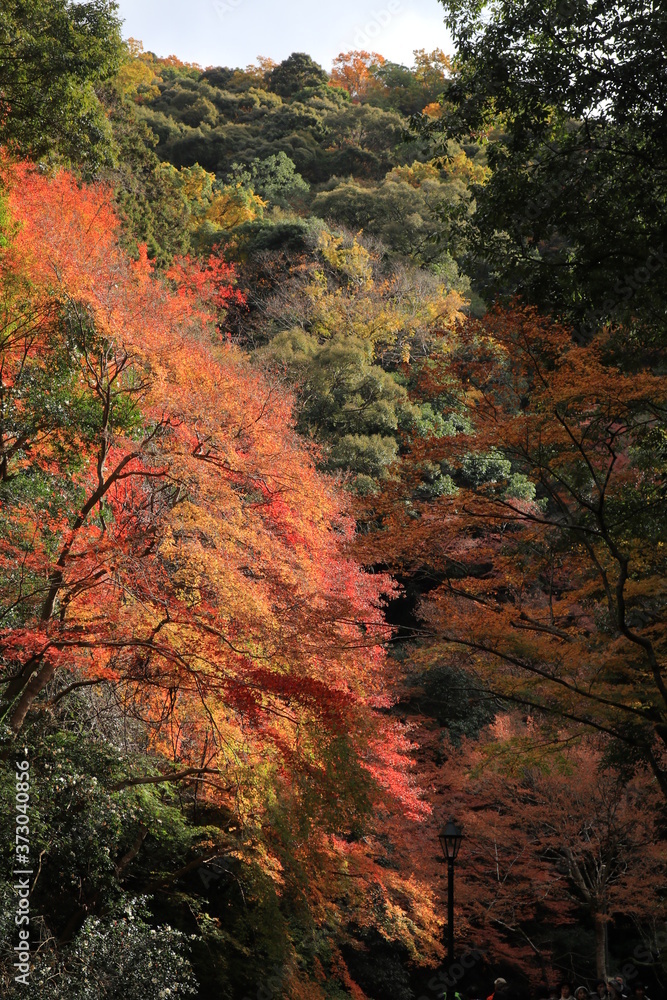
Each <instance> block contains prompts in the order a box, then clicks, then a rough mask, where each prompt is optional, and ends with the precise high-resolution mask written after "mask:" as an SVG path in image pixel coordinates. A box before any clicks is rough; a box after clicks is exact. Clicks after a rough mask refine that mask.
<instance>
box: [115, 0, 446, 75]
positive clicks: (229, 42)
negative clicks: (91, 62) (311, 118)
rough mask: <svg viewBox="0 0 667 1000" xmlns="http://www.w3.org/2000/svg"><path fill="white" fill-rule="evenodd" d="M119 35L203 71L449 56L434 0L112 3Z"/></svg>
mask: <svg viewBox="0 0 667 1000" xmlns="http://www.w3.org/2000/svg"><path fill="white" fill-rule="evenodd" d="M118 6H119V9H120V14H121V17H122V18H123V19H124V22H125V23H124V28H123V35H124V37H125V38H136V39H138V40H139V41H141V42H143V45H144V48H145V49H147V50H150V51H152V52H155V53H156V54H157V55H158V56H168V55H172V54H173V55H176V56H178V57H179V59H182V60H184V61H185V62H197V63H200V64H201V65H202V66H211V65H213V66H246V65H248V64H249V63H252V62H255V60H256V58H257V56H269V57H270V58H272V59H274V60H276V62H280V61H281V60H282V59H285V58H287V56H288V55H290V53H291V52H307V53H308V54H309V55H311V56H312V57H313V59H315V60H316V61H317V62H319V63H320V64H321V65H322V66H324V68H325V69H326V70H330V69H331V63H332V60H333V59H334V58H335V57H336V56H337V55H338V54H339V53H340V52H347V51H350V50H351V49H367V50H369V51H372V52H379V53H380V54H381V55H383V56H385V58H387V59H390V60H392V61H393V62H401V63H405V64H406V65H411V64H412V52H413V50H414V49H428V50H429V51H431V50H432V49H435V48H441V49H444V50H445V52H447V53H451V49H452V46H451V44H450V42H449V36H448V34H447V32H446V30H445V27H444V25H443V16H444V11H443V8H442V6H441V5H440V4H439V3H438V2H437V0H336V2H335V3H333V2H331V0H328V2H326V3H323V2H322V0H283V2H282V3H275V2H274V0H119V2H118Z"/></svg>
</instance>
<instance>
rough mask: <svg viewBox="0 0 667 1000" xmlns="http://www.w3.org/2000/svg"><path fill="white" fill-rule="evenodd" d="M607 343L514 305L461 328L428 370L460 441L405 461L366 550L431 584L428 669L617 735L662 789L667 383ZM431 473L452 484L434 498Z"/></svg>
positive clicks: (424, 380) (447, 438) (430, 443)
mask: <svg viewBox="0 0 667 1000" xmlns="http://www.w3.org/2000/svg"><path fill="white" fill-rule="evenodd" d="M612 347H613V342H612V341H611V340H609V339H605V338H604V337H600V338H597V339H596V340H595V341H594V342H592V343H590V344H588V345H585V346H580V345H577V344H576V343H575V342H574V341H573V339H572V337H571V335H570V333H569V331H568V330H567V329H564V328H562V327H559V326H558V325H557V324H555V323H553V322H552V321H551V320H549V319H546V318H543V317H540V316H539V315H538V314H537V312H536V311H535V310H533V309H530V308H527V307H521V306H520V305H515V307H514V308H510V309H500V308H498V309H495V310H494V311H492V312H491V313H490V314H489V315H488V316H487V317H485V318H484V319H483V320H479V321H472V320H471V321H469V322H468V323H466V324H465V326H464V327H463V328H462V329H461V331H460V335H459V337H458V338H457V339H455V340H454V341H453V342H452V343H451V345H450V346H449V347H444V345H443V351H442V354H441V356H440V357H439V358H436V357H434V358H432V359H431V360H430V361H429V362H427V363H426V364H425V365H424V367H423V371H422V375H421V391H422V392H424V393H425V394H426V395H427V396H428V398H433V397H434V396H436V397H438V398H439V399H440V400H441V401H442V404H443V406H444V407H445V408H446V410H447V411H448V412H449V417H450V428H449V433H448V434H446V435H444V436H441V437H439V438H435V437H432V438H431V439H430V440H426V441H423V442H418V443H416V444H415V446H414V447H413V448H412V450H411V453H410V458H409V460H406V462H405V463H404V465H403V467H402V469H401V470H400V471H401V481H400V482H398V481H397V482H396V483H395V486H394V489H393V491H388V495H387V496H386V497H385V498H384V499H383V502H382V503H381V504H380V505H379V513H380V517H379V519H378V520H377V521H376V524H377V525H378V530H377V531H376V532H375V533H374V534H373V535H372V536H370V537H369V539H366V540H365V551H366V552H370V551H375V552H376V554H377V553H378V552H380V553H382V554H383V556H384V559H385V561H386V562H387V563H389V564H390V565H392V566H394V567H396V568H399V569H400V571H401V572H404V573H408V574H409V573H411V572H415V571H417V570H418V569H422V570H423V569H424V568H427V571H428V573H429V574H430V576H431V578H435V580H436V581H437V586H435V588H434V589H432V590H431V591H430V592H429V594H428V597H427V598H426V599H425V600H424V602H423V605H422V616H423V621H424V629H425V631H424V638H425V644H426V646H427V647H428V648H429V650H430V653H429V654H428V655H429V656H430V658H431V659H432V660H433V659H434V658H438V659H440V660H445V661H449V662H456V663H459V664H460V665H462V666H464V667H465V669H466V670H467V671H468V672H470V673H471V674H472V676H473V678H477V680H478V683H479V686H480V688H481V687H484V686H485V685H490V689H491V690H492V691H495V692H496V693H497V694H499V695H502V697H503V698H504V699H506V700H507V701H508V702H510V703H515V704H521V705H524V706H528V707H530V708H533V709H538V710H539V711H541V712H542V713H544V714H545V716H546V718H547V719H549V718H552V719H555V720H559V721H558V722H556V723H555V724H556V725H560V724H561V723H562V721H563V720H567V721H568V722H569V723H570V724H572V726H573V727H574V729H575V731H581V732H586V731H595V732H597V733H599V734H604V735H606V736H607V737H608V738H610V740H611V741H612V743H613V744H614V745H616V746H623V747H625V748H626V749H625V752H628V751H629V752H630V753H631V755H632V756H633V758H634V759H636V760H638V761H642V762H643V763H645V764H647V765H648V766H649V767H650V768H651V769H652V771H653V773H654V774H655V776H656V778H657V780H658V781H659V782H660V785H661V787H662V789H663V793H665V792H667V771H666V757H665V746H666V743H667V730H666V729H665V724H664V720H665V713H666V712H667V690H666V689H665V681H664V671H665V616H664V609H665V601H664V597H665V583H664V581H665V551H666V550H665V536H664V528H665V492H664V468H663V466H662V464H661V463H660V462H655V460H654V455H655V452H654V450H653V449H654V448H655V446H656V445H657V444H658V442H659V441H664V434H665V417H666V414H667V409H666V402H667V381H666V380H665V378H664V377H662V376H659V375H654V374H651V373H649V372H646V371H640V372H638V373H631V372H627V371H623V370H622V369H620V368H619V367H618V366H617V365H616V364H615V363H614V360H613V356H612V355H611V351H612ZM434 468H436V469H438V470H441V471H444V472H446V474H447V476H448V477H449V478H448V483H447V484H446V485H445V487H444V488H443V489H442V490H441V495H440V496H439V497H438V498H435V499H429V500H427V501H425V500H422V499H421V498H420V493H421V492H422V487H423V483H424V482H425V480H427V479H428V477H429V476H430V475H432V470H433V469H434ZM390 493H391V495H389V494H390ZM367 557H368V556H367Z"/></svg>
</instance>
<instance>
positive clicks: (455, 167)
mask: <svg viewBox="0 0 667 1000" xmlns="http://www.w3.org/2000/svg"><path fill="white" fill-rule="evenodd" d="M442 170H443V174H444V176H445V178H446V180H462V181H465V182H466V184H486V182H487V181H488V179H489V177H490V176H491V170H490V169H489V167H485V166H482V165H480V164H476V163H473V161H472V160H471V159H470V157H469V156H466V154H465V153H464V152H463V150H461V152H460V153H456V155H455V156H453V157H451V158H450V159H447V160H446V161H445V162H444V163H443V167H442Z"/></svg>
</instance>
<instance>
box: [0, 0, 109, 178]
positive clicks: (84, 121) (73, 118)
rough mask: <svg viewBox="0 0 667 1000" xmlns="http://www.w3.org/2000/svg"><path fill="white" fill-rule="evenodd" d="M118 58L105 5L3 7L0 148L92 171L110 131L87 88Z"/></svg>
mask: <svg viewBox="0 0 667 1000" xmlns="http://www.w3.org/2000/svg"><path fill="white" fill-rule="evenodd" d="M123 53H124V47H123V44H122V40H121V36H120V21H119V19H118V16H117V5H116V4H115V3H114V2H112V0H89V2H86V3H74V2H72V0H5V2H3V4H2V8H1V9H0V142H2V143H3V144H6V145H9V146H10V147H12V148H14V149H16V150H17V151H18V152H19V153H20V154H22V155H25V156H31V157H35V158H38V157H42V156H45V155H47V154H48V153H54V154H59V155H61V156H64V157H65V158H67V159H69V160H71V161H74V162H76V163H81V164H83V165H85V167H86V168H87V169H88V170H91V171H92V170H95V169H96V168H97V166H98V165H99V163H100V162H104V161H108V160H109V159H110V158H111V148H112V140H111V129H110V127H109V124H108V122H107V120H106V118H105V115H104V111H103V108H102V105H101V104H100V101H99V100H98V97H97V95H96V92H95V86H96V85H97V84H99V83H100V82H102V81H104V80H108V79H109V78H110V77H112V76H113V74H114V73H115V72H116V71H117V70H118V67H119V66H120V64H121V61H122V57H123Z"/></svg>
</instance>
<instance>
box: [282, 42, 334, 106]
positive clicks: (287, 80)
mask: <svg viewBox="0 0 667 1000" xmlns="http://www.w3.org/2000/svg"><path fill="white" fill-rule="evenodd" d="M328 79H329V76H328V74H327V73H325V72H324V70H323V69H322V67H321V66H320V65H319V64H318V63H316V62H315V61H314V60H313V59H311V58H310V56H309V55H306V53H305V52H293V53H292V55H291V56H289V57H288V58H287V59H283V61H282V62H281V63H280V64H279V65H278V66H276V67H275V68H274V69H272V70H271V73H270V74H269V86H270V89H271V90H272V91H273V92H274V93H276V94H280V96H281V97H293V96H294V95H295V94H297V93H298V92H299V91H300V90H305V89H306V88H307V87H321V86H322V85H323V84H326V83H327V81H328Z"/></svg>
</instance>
